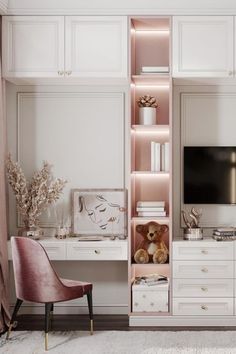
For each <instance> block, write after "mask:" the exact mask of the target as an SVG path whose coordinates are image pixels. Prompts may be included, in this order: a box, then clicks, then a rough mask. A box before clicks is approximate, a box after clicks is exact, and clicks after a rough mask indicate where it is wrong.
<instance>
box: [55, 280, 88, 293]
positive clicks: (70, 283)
mask: <svg viewBox="0 0 236 354" xmlns="http://www.w3.org/2000/svg"><path fill="white" fill-rule="evenodd" d="M60 279H61V282H62V283H63V285H65V286H67V287H68V288H78V290H79V289H82V291H83V295H85V294H87V293H88V292H90V291H91V290H92V288H93V285H92V284H91V283H86V282H83V281H79V280H71V279H63V278H60Z"/></svg>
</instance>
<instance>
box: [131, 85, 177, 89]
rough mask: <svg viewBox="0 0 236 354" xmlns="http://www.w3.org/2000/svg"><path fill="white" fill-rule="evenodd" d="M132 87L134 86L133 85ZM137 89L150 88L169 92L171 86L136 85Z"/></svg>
mask: <svg viewBox="0 0 236 354" xmlns="http://www.w3.org/2000/svg"><path fill="white" fill-rule="evenodd" d="M131 85H134V84H131ZM134 86H135V88H136V89H137V88H140V89H143V88H148V89H161V90H163V89H165V90H169V88H170V86H169V85H142V84H139V85H134Z"/></svg>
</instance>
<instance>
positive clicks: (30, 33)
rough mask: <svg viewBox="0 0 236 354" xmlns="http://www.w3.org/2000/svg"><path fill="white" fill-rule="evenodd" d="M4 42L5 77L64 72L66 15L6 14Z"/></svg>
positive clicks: (44, 75)
mask: <svg viewBox="0 0 236 354" xmlns="http://www.w3.org/2000/svg"><path fill="white" fill-rule="evenodd" d="M2 41H3V76H4V77H15V78H17V77H56V76H58V75H63V71H64V17H63V16H4V17H3V37H2ZM61 72H62V74H61Z"/></svg>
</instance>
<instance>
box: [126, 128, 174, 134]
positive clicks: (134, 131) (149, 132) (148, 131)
mask: <svg viewBox="0 0 236 354" xmlns="http://www.w3.org/2000/svg"><path fill="white" fill-rule="evenodd" d="M131 133H135V134H144V135H145V134H158V135H162V134H163V135H169V130H156V131H155V130H135V129H132V130H131Z"/></svg>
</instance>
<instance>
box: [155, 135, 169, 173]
mask: <svg viewBox="0 0 236 354" xmlns="http://www.w3.org/2000/svg"><path fill="white" fill-rule="evenodd" d="M169 150H170V144H169V143H168V142H166V143H164V144H160V143H156V142H155V141H151V171H153V172H160V171H164V172H169V166H170V163H169Z"/></svg>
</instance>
